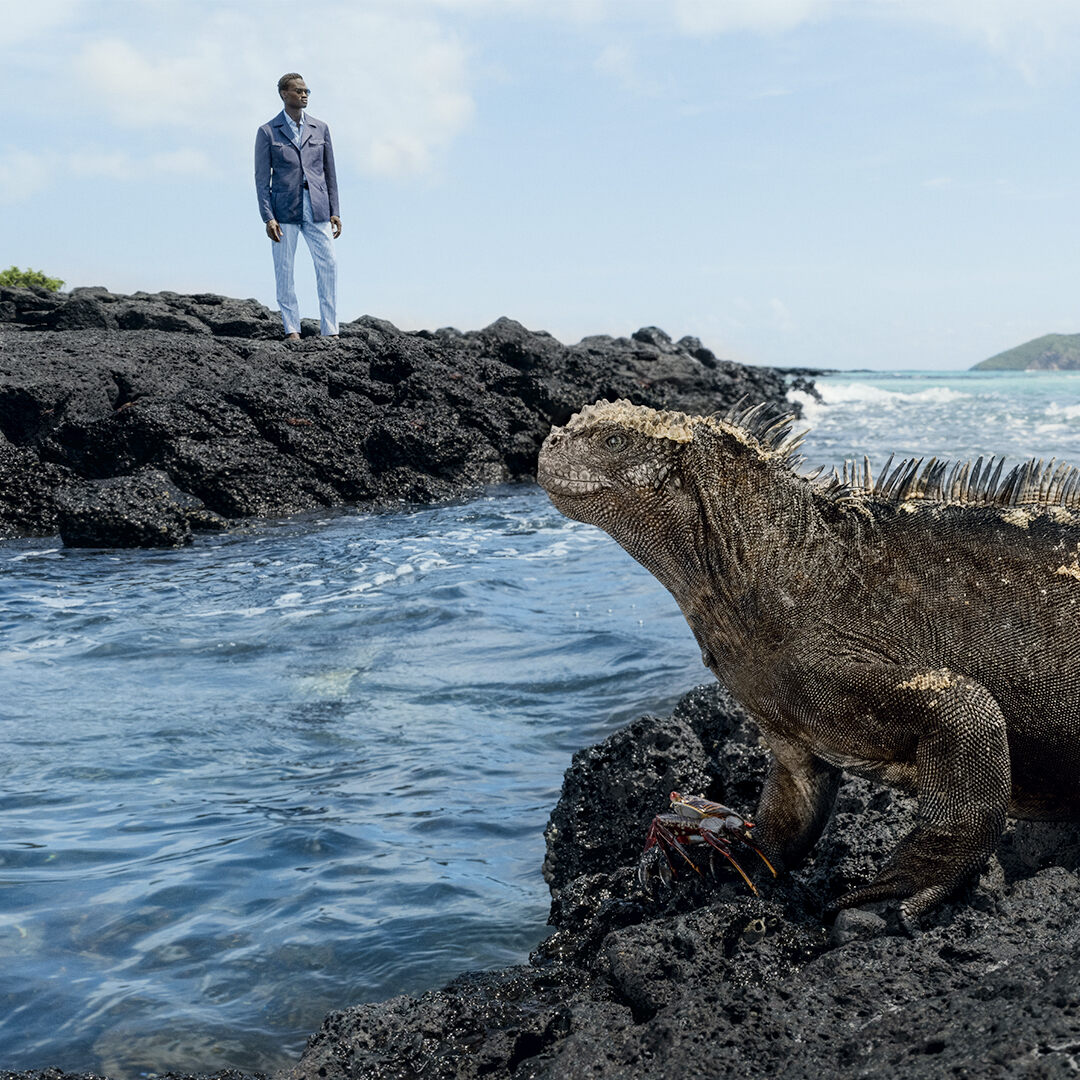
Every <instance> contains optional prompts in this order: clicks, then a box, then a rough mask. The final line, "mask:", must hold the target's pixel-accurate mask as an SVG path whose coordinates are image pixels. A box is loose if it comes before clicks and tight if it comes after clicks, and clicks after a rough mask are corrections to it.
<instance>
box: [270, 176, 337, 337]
mask: <svg viewBox="0 0 1080 1080" xmlns="http://www.w3.org/2000/svg"><path fill="white" fill-rule="evenodd" d="M278 224H279V225H280V226H281V239H280V240H279V241H277V242H276V243H275V242H274V241H273V240H271V241H270V247H271V248H272V249H273V252H274V277H275V278H276V279H277V302H278V307H280V308H281V321H282V323H283V324H284V327H285V333H286V334H299V333H300V305H299V304H298V303H297V301H296V286H295V284H294V268H295V263H296V241H297V240H298V239H299V237H300V234H301V233H303V236H304V242H305V243H306V244H307V246H308V250H309V251H310V252H311V258H312V261H313V262H314V263H315V285H316V287H317V288H318V290H319V322H320V324H321V326H320V329H321V331H322V334H323V336H324V337H326V336H327V335H330V334H336V333H337V332H338V323H337V257H336V256H335V255H334V234H333V232H332V231H331V227H330V222H329V221H312V219H311V196H310V195H309V194H308V193H307V190H306V189H305V190H304V220H303V221H302V222H301V223H300V224H299V225H295V224H289V223H288V222H279V223H278Z"/></svg>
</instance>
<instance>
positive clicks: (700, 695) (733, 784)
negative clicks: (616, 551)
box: [0, 683, 1080, 1080]
mask: <svg viewBox="0 0 1080 1080" xmlns="http://www.w3.org/2000/svg"><path fill="white" fill-rule="evenodd" d="M767 759H768V752H767V751H766V750H765V749H764V748H763V747H762V745H761V744H760V740H759V737H758V734H757V730H756V728H755V727H754V725H753V723H752V721H751V720H750V719H749V717H748V716H747V715H746V713H745V712H744V711H743V710H742V709H741V708H740V707H739V706H738V705H737V704H736V703H735V702H734V701H733V700H732V699H731V697H730V696H729V695H728V693H727V691H726V690H724V689H723V688H722V687H721V686H719V685H717V684H715V683H714V684H712V685H710V686H702V687H698V688H697V689H696V690H693V691H691V692H690V693H689V694H687V695H686V696H685V697H684V698H683V699H682V700H681V701H680V702H679V704H678V706H677V707H676V708H675V710H674V712H673V713H672V715H671V716H668V717H654V716H643V717H640V718H639V719H637V720H635V721H634V722H633V723H631V724H629V725H628V726H627V727H625V728H623V729H621V730H619V731H617V732H615V733H614V734H612V735H611V736H609V737H608V738H607V739H606V740H604V741H603V742H602V743H599V744H598V745H595V746H592V747H589V748H587V749H584V750H581V751H579V752H578V753H577V754H575V755H574V758H573V762H572V764H571V766H570V768H569V769H568V770H567V773H566V777H565V780H564V783H563V788H562V795H561V798H560V800H559V803H558V805H557V806H556V808H555V810H554V811H553V813H552V815H551V819H550V821H549V824H548V828H547V832H546V839H547V857H546V859H545V863H544V874H545V877H546V878H547V880H548V883H549V885H550V887H551V892H552V905H551V915H550V920H549V921H550V923H551V924H552V926H553V927H554V932H553V934H552V935H551V936H550V937H549V938H548V939H547V940H546V941H544V942H543V943H542V944H541V945H540V946H539V947H538V948H537V949H536V950H535V951H534V953H533V955H532V956H531V957H530V959H529V963H528V964H521V965H518V966H514V967H508V968H503V969H499V970H493V971H483V972H470V973H468V974H465V975H462V976H460V977H459V978H457V979H455V980H453V981H452V982H451V983H449V984H448V985H447V986H446V987H444V988H443V989H441V990H433V991H430V992H428V993H425V994H422V995H420V996H417V997H413V996H409V995H402V996H399V997H395V998H391V999H389V1000H387V1001H383V1002H378V1003H373V1004H365V1005H356V1006H353V1007H351V1008H346V1009H344V1010H342V1011H340V1012H334V1013H331V1014H330V1015H329V1016H327V1017H326V1019H325V1021H324V1022H323V1025H322V1028H321V1029H320V1030H319V1031H318V1032H316V1033H315V1034H314V1035H312V1036H311V1038H310V1039H309V1040H308V1045H307V1048H306V1050H305V1052H304V1053H303V1055H302V1057H301V1059H300V1060H299V1062H298V1063H297V1064H296V1065H295V1066H293V1067H292V1068H291V1069H287V1070H284V1071H283V1072H281V1073H280V1074H278V1076H276V1077H275V1078H274V1080H474V1078H479V1077H496V1078H503V1077H505V1078H514V1080H525V1078H529V1080H585V1078H591V1080H623V1078H634V1080H686V1077H688V1076H695V1077H702V1078H705V1080H727V1078H731V1080H743V1078H747V1077H750V1078H753V1077H761V1078H769V1080H774V1078H777V1077H784V1078H785V1080H820V1078H822V1077H829V1078H840V1080H847V1078H850V1080H855V1078H872V1080H876V1078H880V1080H886V1078H888V1080H916V1078H919V1080H922V1078H924V1077H943V1076H950V1077H957V1078H971V1080H975V1078H978V1080H986V1078H1005V1077H1009V1078H1015V1077H1024V1078H1032V1080H1035V1078H1039V1080H1050V1078H1057V1077H1071V1076H1075V1075H1076V1072H1077V1071H1078V1069H1080V965H1078V964H1077V962H1076V957H1077V956H1078V955H1080V877H1078V876H1077V870H1078V867H1080V826H1078V825H1077V824H1075V823H1067V824H1066V823H1038V824H1036V823H1031V822H1013V823H1011V824H1010V826H1009V828H1008V830H1007V832H1006V835H1005V837H1004V839H1003V841H1002V843H1001V845H1000V847H999V849H998V853H997V855H996V856H995V857H994V858H993V859H992V860H991V863H990V865H989V866H988V868H987V870H986V872H985V873H984V874H983V875H982V877H981V878H980V880H979V881H978V882H976V883H974V884H973V885H972V886H970V887H969V888H968V889H967V890H966V891H965V892H964V893H963V895H961V896H958V897H956V898H955V899H954V900H953V901H952V902H950V903H946V904H944V905H942V906H941V907H940V908H937V909H935V911H934V912H933V913H931V915H930V916H928V917H927V918H926V919H925V920H924V922H923V925H922V928H921V929H920V930H919V932H918V933H917V934H916V935H915V936H914V937H908V936H906V935H905V934H904V933H903V932H902V931H901V929H900V927H899V925H898V923H897V920H896V917H895V912H894V910H893V908H891V907H890V906H888V905H877V906H876V907H874V908H870V909H860V910H857V911H848V912H844V913H842V914H841V915H840V916H839V917H838V918H837V919H836V920H835V921H833V922H830V921H829V920H827V919H825V918H824V917H823V914H822V912H823V909H824V907H825V905H826V904H827V902H828V901H829V900H830V899H831V898H833V897H835V896H837V895H839V894H840V893H842V892H844V891H846V890H847V889H849V888H851V887H853V886H855V885H857V884H861V883H864V882H866V881H868V880H870V879H871V878H872V877H873V876H874V874H875V872H876V870H877V869H878V868H879V867H880V865H881V863H882V861H883V859H884V858H885V857H886V856H887V855H888V853H889V852H890V851H891V850H892V848H893V846H894V845H895V843H896V842H897V841H898V840H899V839H900V837H901V836H903V835H904V834H905V833H906V832H907V830H908V829H909V828H910V825H911V821H912V816H913V813H914V802H913V800H911V799H908V798H905V797H903V796H899V795H897V794H896V793H894V792H892V791H890V790H888V789H885V788H880V787H875V786H874V785H872V784H870V783H869V782H867V781H864V780H859V779H855V778H851V777H847V778H846V779H845V781H844V784H843V787H842V789H841V793H840V797H839V800H838V804H837V808H836V813H835V815H834V817H833V820H832V822H831V823H830V825H829V827H828V829H827V831H826V833H825V835H824V837H823V838H822V840H821V841H820V842H819V844H818V845H817V847H816V848H815V851H814V854H813V856H812V858H811V859H810V861H809V862H808V864H807V865H806V866H805V867H803V868H802V869H800V870H799V871H798V872H797V873H795V874H793V875H791V876H789V877H786V878H782V879H780V880H778V881H772V880H771V879H770V878H769V876H768V874H767V872H765V871H764V869H763V867H762V866H761V865H760V864H758V863H757V859H756V856H754V855H753V854H752V853H746V856H745V858H743V859H741V862H742V864H743V865H744V867H745V868H746V869H747V870H748V871H750V872H751V873H752V874H753V876H754V877H755V879H756V881H757V883H758V887H759V890H760V895H758V896H755V895H753V894H751V892H750V891H749V890H748V889H747V888H746V887H745V885H743V884H742V882H741V881H740V880H739V879H738V878H737V877H736V875H735V874H734V873H733V872H730V871H727V870H721V871H720V873H719V880H718V881H712V880H709V879H707V878H705V877H700V878H699V877H698V876H696V875H694V874H690V873H689V872H687V873H686V874H684V875H682V876H681V877H680V878H678V879H676V881H675V882H674V883H673V884H672V885H671V886H670V887H663V888H660V889H659V890H653V891H652V892H651V894H649V895H646V893H644V892H643V891H642V889H641V887H640V886H639V884H638V882H637V878H636V865H637V861H638V858H639V856H640V852H641V844H642V838H643V837H644V834H645V831H646V829H647V827H648V823H649V821H650V820H651V818H652V816H653V815H654V814H655V813H656V812H657V810H658V809H661V808H663V807H664V805H665V804H666V797H667V793H668V792H669V791H671V790H672V789H673V788H675V789H683V790H687V791H696V792H703V793H705V794H707V795H709V796H710V797H712V798H715V799H719V800H722V801H724V802H727V803H728V804H730V805H735V806H752V805H753V804H754V801H755V799H756V797H757V793H758V791H759V789H760V785H761V782H762V780H763V778H764V774H765V769H766V767H767ZM168 1076H169V1077H170V1078H171V1080H211V1078H210V1077H202V1078H196V1077H184V1078H181V1077H175V1076H173V1075H172V1074H168ZM0 1080H93V1078H89V1077H78V1076H76V1075H75V1074H68V1073H64V1072H62V1071H61V1070H58V1069H52V1070H39V1071H27V1072H20V1073H11V1072H2V1071H0ZM161 1080H166V1077H162V1078H161ZM212 1080H265V1078H263V1077H260V1076H258V1074H244V1073H240V1072H237V1071H235V1070H225V1071H223V1072H220V1073H217V1074H214V1076H213V1078H212Z"/></svg>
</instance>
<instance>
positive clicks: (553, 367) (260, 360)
mask: <svg viewBox="0 0 1080 1080" xmlns="http://www.w3.org/2000/svg"><path fill="white" fill-rule="evenodd" d="M809 374H811V373H807V372H802V373H799V372H796V371H790V372H781V371H778V370H776V369H772V368H751V367H745V366H742V365H739V364H734V363H731V362H729V361H725V360H720V359H717V358H716V357H715V356H714V355H713V354H712V353H711V352H710V351H709V350H708V349H706V348H704V347H703V346H702V344H701V342H700V341H698V340H697V339H696V338H691V337H685V338H682V339H680V340H679V341H677V342H673V341H672V340H671V339H670V338H669V337H668V336H667V334H665V333H664V332H663V331H662V330H658V329H657V328H656V327H645V328H643V329H641V330H638V331H637V332H636V333H635V334H634V335H633V336H632V337H630V338H609V337H589V338H585V339H584V340H583V341H581V342H579V343H578V344H577V345H573V346H565V345H562V344H560V343H559V342H558V341H556V340H555V339H554V338H553V337H551V336H550V335H549V334H546V333H542V332H532V331H529V330H526V329H525V327H523V326H521V325H520V324H518V323H516V322H513V321H512V320H510V319H500V320H498V321H497V322H495V323H493V324H492V325H491V326H489V327H487V328H485V329H483V330H478V331H470V332H467V333H462V332H460V331H457V330H454V329H449V328H447V329H442V330H437V331H426V330H424V331H418V332H415V333H406V332H404V331H401V330H398V329H397V328H396V327H394V326H392V325H391V324H390V323H387V322H385V321H383V320H380V319H375V318H371V317H364V318H361V319H357V320H356V321H354V322H350V323H345V324H343V325H342V326H341V337H340V338H339V339H336V340H335V339H322V338H319V337H318V336H317V334H316V331H315V325H314V324H308V325H307V326H306V327H305V337H304V339H303V340H301V341H299V342H288V343H287V342H284V341H282V340H281V328H280V323H279V320H278V318H277V316H276V314H275V313H274V312H271V311H270V310H269V309H267V308H265V307H263V306H262V305H261V304H259V303H258V302H257V301H254V300H235V299H232V298H229V297H224V296H216V295H211V294H196V295H190V296H185V295H180V294H177V293H167V292H164V293H156V294H152V295H151V294H147V293H136V294H134V295H132V296H120V295H116V294H113V293H110V292H109V291H108V290H106V289H103V288H83V289H75V290H73V291H72V292H71V293H70V294H56V293H49V292H47V291H46V290H44V289H9V288H0V537H5V536H19V535H53V534H55V533H57V532H61V533H62V535H64V537H65V540H67V538H68V537H69V536H71V537H76V536H77V537H78V539H77V540H73V541H68V542H78V543H81V544H84V545H89V546H95V545H96V546H117V545H123V544H137V545H141V544H148V543H151V542H152V541H154V540H155V538H156V542H157V543H158V544H160V545H176V544H182V543H185V542H187V541H188V540H189V539H190V535H191V529H192V528H201V527H204V526H205V525H211V526H216V525H218V524H220V519H237V518H244V517H249V516H267V515H276V514H288V513H294V512H299V511H304V510H312V509H316V508H320V507H328V506H339V505H355V504H375V505H386V504H391V503H397V502H401V501H407V502H429V501H434V500H440V499H447V498H453V497H458V496H461V495H464V494H467V493H469V492H470V491H474V490H477V489H479V488H481V487H483V486H485V485H489V484H493V483H500V482H503V481H508V480H509V481H512V480H520V479H526V478H529V477H531V476H533V475H534V473H535V468H536V455H537V452H538V450H539V447H540V444H541V442H542V441H543V439H544V437H545V436H546V435H547V433H548V431H549V430H550V428H551V425H552V424H553V423H563V422H565V421H566V420H567V419H568V418H569V416H570V414H571V413H572V412H574V411H576V410H577V409H579V408H580V407H581V406H582V405H583V404H586V403H588V402H591V401H594V400H596V399H598V398H601V397H607V398H609V399H613V398H617V397H626V398H629V399H630V400H632V401H634V402H636V403H639V404H646V405H651V406H654V407H658V408H677V409H681V410H684V411H690V412H704V413H708V412H713V411H716V410H718V409H722V408H726V407H728V406H730V405H731V404H733V403H734V402H735V401H736V400H738V399H739V398H740V397H742V396H744V395H746V396H748V397H749V398H750V399H751V400H766V401H771V402H775V403H777V404H778V405H781V406H782V407H784V408H787V407H788V406H786V404H785V394H786V391H787V389H788V388H789V386H791V385H800V386H803V387H807V386H808V385H810V384H809V383H808V382H807V377H808V375H809ZM151 475H153V477H154V478H155V479H154V480H153V484H154V485H156V487H155V490H156V491H157V492H158V496H157V497H156V498H153V499H151V504H150V505H149V506H148V507H144V506H142V505H141V500H142V499H143V497H144V495H145V492H146V488H147V484H148V483H150V480H148V479H147V478H148V477H151ZM140 476H141V477H143V482H141V483H140V482H136V481H135V480H134V479H133V478H137V477H140ZM122 480H123V481H129V482H121V481H122ZM166 482H167V483H168V484H169V485H171V488H170V489H169V491H168V495H167V496H166V495H164V494H163V492H164V491H165V489H164V488H163V487H162V484H164V483H166ZM143 519H145V522H146V523H144V524H137V522H139V521H142V520H143ZM76 522H77V525H76V524H73V523H76ZM160 526H164V527H160Z"/></svg>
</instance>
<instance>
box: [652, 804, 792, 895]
mask: <svg viewBox="0 0 1080 1080" xmlns="http://www.w3.org/2000/svg"><path fill="white" fill-rule="evenodd" d="M671 811H672V812H671V813H670V814H657V815H656V817H654V818H653V819H652V824H651V825H650V826H649V833H648V836H646V838H645V850H644V851H643V852H642V855H641V862H640V863H639V864H638V880H639V881H640V882H641V884H642V885H643V886H644V887H646V888H648V886H649V883H650V881H651V879H652V877H653V876H654V875H658V876H659V877H660V879H661V881H663V882H664V883H665V884H667V883H668V882H669V881H670V880H671V879H672V878H673V877H675V876H676V874H675V865H674V864H673V863H672V861H671V853H672V852H676V853H677V854H678V855H679V857H680V858H681V859H682V860H683V861H684V862H685V863H686V864H687V866H689V867H690V868H691V869H692V870H694V871H695V872H696V873H698V874H700V873H701V869H700V867H699V866H698V865H697V863H696V862H695V861H694V860H693V859H692V858H690V856H689V855H688V854H687V852H686V849H687V848H693V847H698V846H703V847H706V848H707V849H708V853H709V864H710V868H711V869H713V870H715V865H714V861H715V858H716V852H719V853H720V854H721V855H723V856H724V858H725V859H727V861H728V862H729V863H731V865H732V866H734V867H735V869H736V870H738V872H739V876H740V877H741V878H742V879H743V881H745V882H746V884H747V885H749V886H750V890H751V892H753V893H755V894H756V893H757V889H756V888H754V883H753V882H752V881H751V880H750V879H749V878H748V877H747V876H746V874H745V872H744V871H743V868H742V867H741V866H740V865H739V864H738V862H737V861H736V859H735V856H734V855H732V854H731V845H732V843H735V842H738V843H740V844H742V845H744V846H746V847H748V848H750V850H751V851H754V852H756V853H757V854H758V855H759V856H760V858H761V861H762V862H764V863H765V865H766V866H767V867H768V868H769V871H770V872H771V873H772V876H773V877H776V870H775V869H774V868H773V865H772V863H771V862H769V860H768V859H767V858H765V856H764V854H762V852H761V849H760V848H758V846H757V845H756V844H755V843H754V841H753V840H752V839H751V837H750V830H751V829H752V828H753V827H754V823H753V822H752V821H747V820H746V818H744V817H743V816H742V815H741V814H739V813H737V812H736V811H734V810H732V809H731V807H729V806H724V805H723V803H717V802H710V801H709V800H708V799H705V798H702V797H701V796H700V795H680V794H679V793H678V792H677V791H673V792H672V793H671ZM661 856H663V858H661Z"/></svg>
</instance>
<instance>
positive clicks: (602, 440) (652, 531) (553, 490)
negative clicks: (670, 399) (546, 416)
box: [537, 401, 700, 583]
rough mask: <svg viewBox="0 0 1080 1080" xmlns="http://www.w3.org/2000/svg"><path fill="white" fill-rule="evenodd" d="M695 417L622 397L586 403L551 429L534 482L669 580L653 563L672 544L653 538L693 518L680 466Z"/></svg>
mask: <svg viewBox="0 0 1080 1080" xmlns="http://www.w3.org/2000/svg"><path fill="white" fill-rule="evenodd" d="M698 419H699V418H695V417H689V416H686V415H684V414H682V413H674V412H659V411H657V410H655V409H649V408H646V407H645V406H642V405H631V404H630V402H628V401H616V402H608V401H598V402H597V403H596V404H595V405H587V406H586V407H585V408H583V409H582V410H581V412H579V413H576V414H575V415H574V416H573V417H571V419H570V421H569V423H567V425H566V426H565V427H562V428H553V429H552V432H551V434H550V435H549V436H548V437H547V439H546V440H545V441H544V445H543V447H542V449H541V451H540V461H539V469H538V472H537V479H538V480H539V482H540V485H541V486H542V487H543V488H544V490H545V491H547V493H548V495H549V496H550V498H551V501H552V502H553V503H554V504H555V506H556V507H557V508H558V509H559V510H560V511H562V513H564V514H566V516H567V517H571V518H574V519H575V520H577V521H584V522H587V523H588V524H590V525H596V526H598V527H599V528H601V529H603V530H604V531H605V532H607V533H609V534H610V535H611V536H612V537H614V539H615V540H617V541H618V542H619V543H620V544H621V545H622V546H623V547H624V548H626V550H627V551H628V552H629V553H630V554H631V555H633V556H634V557H635V558H636V559H637V560H638V561H639V562H642V563H644V564H645V565H646V566H647V567H648V568H649V569H650V570H651V571H652V572H653V573H654V574H656V575H657V576H658V577H660V578H661V580H663V581H665V583H668V582H667V578H668V577H669V576H670V572H665V567H664V566H662V565H659V564H658V560H663V561H667V560H668V559H670V558H671V554H672V552H671V545H670V543H669V542H665V543H660V542H658V540H659V538H660V537H663V536H670V535H671V531H672V530H673V529H674V530H676V531H678V530H679V526H680V524H686V526H687V527H688V528H693V526H694V522H695V521H700V511H699V510H696V507H695V502H694V499H693V495H692V493H691V491H690V490H688V486H687V475H688V473H687V468H686V465H687V461H686V454H687V451H688V449H689V448H690V447H691V446H692V444H693V440H694V425H695V424H696V423H697V421H698Z"/></svg>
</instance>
